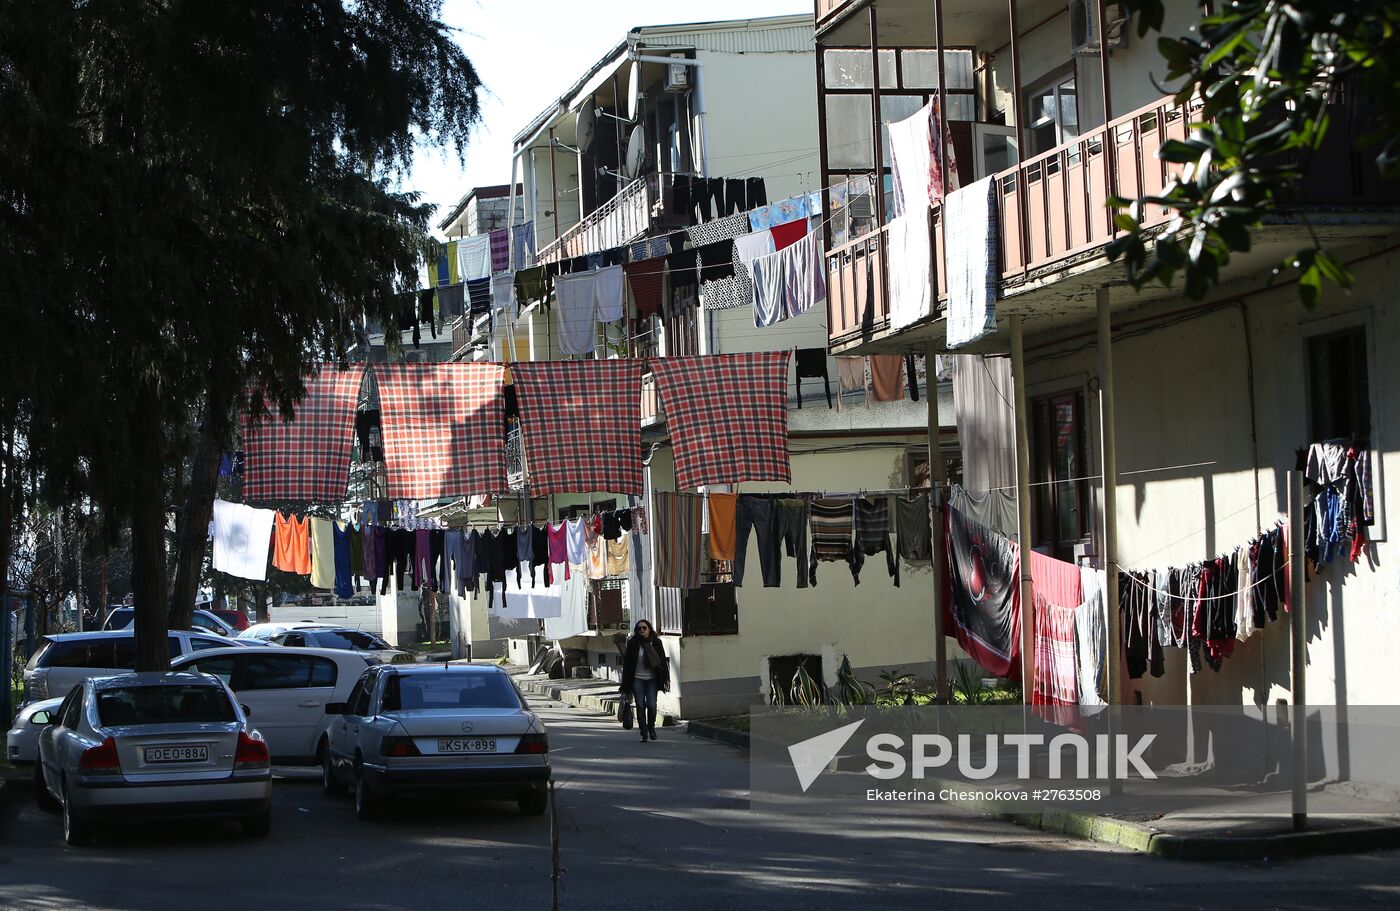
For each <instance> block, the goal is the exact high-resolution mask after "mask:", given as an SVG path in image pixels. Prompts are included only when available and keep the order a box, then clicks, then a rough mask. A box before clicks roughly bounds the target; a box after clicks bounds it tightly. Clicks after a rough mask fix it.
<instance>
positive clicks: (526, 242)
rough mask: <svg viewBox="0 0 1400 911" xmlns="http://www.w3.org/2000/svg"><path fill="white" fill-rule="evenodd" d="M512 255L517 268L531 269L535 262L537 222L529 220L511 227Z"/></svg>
mask: <svg viewBox="0 0 1400 911" xmlns="http://www.w3.org/2000/svg"><path fill="white" fill-rule="evenodd" d="M511 257H512V259H514V260H515V261H514V263H512V266H513V268H515V269H529V268H530V267H532V266H534V264H535V223H534V222H532V221H527V222H525V224H523V225H516V226H515V227H513V228H512V229H511Z"/></svg>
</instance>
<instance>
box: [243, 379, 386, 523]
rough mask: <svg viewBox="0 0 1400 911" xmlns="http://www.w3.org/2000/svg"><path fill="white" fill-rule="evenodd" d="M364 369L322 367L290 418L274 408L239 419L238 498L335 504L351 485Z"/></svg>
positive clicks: (258, 500) (307, 382)
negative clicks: (240, 490)
mask: <svg viewBox="0 0 1400 911" xmlns="http://www.w3.org/2000/svg"><path fill="white" fill-rule="evenodd" d="M364 375H365V368H364V367H351V368H349V369H346V370H339V369H336V368H333V367H324V368H322V369H320V370H319V371H317V372H316V374H315V375H314V376H312V377H310V378H308V379H307V381H306V398H304V399H302V400H301V401H300V402H297V404H296V408H295V410H294V412H293V415H292V420H290V421H283V420H282V416H281V415H280V414H278V413H277V412H276V411H275V409H274V410H273V412H272V413H271V414H268V415H265V416H264V417H263V418H262V419H261V420H257V421H255V420H253V418H252V416H251V414H248V413H245V414H244V419H243V499H244V500H245V501H246V502H249V503H256V502H267V501H282V500H295V501H314V502H318V503H338V502H340V501H341V500H344V499H345V488H346V487H347V486H348V484H349V481H350V444H351V441H352V440H353V438H354V433H355V406H356V404H357V400H358V398H359V395H360V381H361V380H363V379H364Z"/></svg>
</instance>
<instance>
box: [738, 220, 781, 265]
mask: <svg viewBox="0 0 1400 911" xmlns="http://www.w3.org/2000/svg"><path fill="white" fill-rule="evenodd" d="M734 247H735V250H736V251H737V252H738V255H739V262H740V264H741V265H743V267H744V268H745V269H748V268H749V267H750V266H751V265H752V264H753V261H754V260H756V259H759V258H760V257H764V256H767V255H769V254H770V253H776V252H778V248H777V247H776V246H775V245H774V243H773V232H772V231H771V230H769V229H767V228H764V229H763V230H762V231H755V232H753V233H752V234H741V235H739V236H738V237H736V238H734Z"/></svg>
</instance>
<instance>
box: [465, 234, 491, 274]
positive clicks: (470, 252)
mask: <svg viewBox="0 0 1400 911" xmlns="http://www.w3.org/2000/svg"><path fill="white" fill-rule="evenodd" d="M457 261H458V267H457V268H458V272H459V274H460V276H461V279H462V280H463V281H472V280H474V279H478V278H490V277H491V236H490V235H489V234H477V235H475V236H473V237H463V238H462V239H461V240H459V241H458V242H457Z"/></svg>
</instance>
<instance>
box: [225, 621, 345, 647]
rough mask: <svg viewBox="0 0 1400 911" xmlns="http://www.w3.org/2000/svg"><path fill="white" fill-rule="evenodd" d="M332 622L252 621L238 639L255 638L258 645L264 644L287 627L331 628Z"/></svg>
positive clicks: (287, 628) (283, 631)
mask: <svg viewBox="0 0 1400 911" xmlns="http://www.w3.org/2000/svg"><path fill="white" fill-rule="evenodd" d="M333 626H334V624H331V623H317V622H316V621H314V620H293V621H291V622H289V623H254V624H253V625H252V626H250V627H248V628H247V629H245V630H242V631H240V632H239V634H238V638H239V639H256V640H258V643H257V644H258V645H266V644H267V643H268V642H269V641H271V639H272V637H273V636H277V635H280V634H281V633H285V632H286V631H287V630H289V629H313V628H324V629H331V628H332V627H333Z"/></svg>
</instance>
